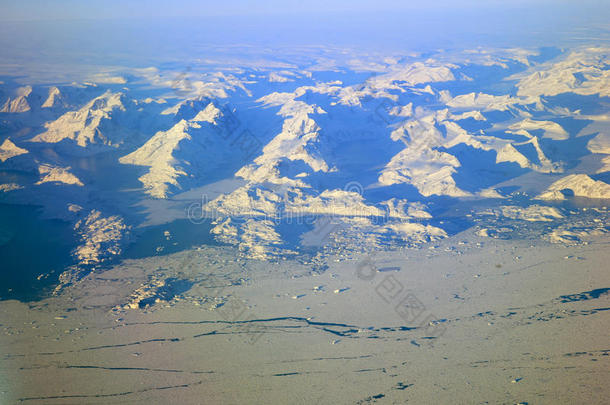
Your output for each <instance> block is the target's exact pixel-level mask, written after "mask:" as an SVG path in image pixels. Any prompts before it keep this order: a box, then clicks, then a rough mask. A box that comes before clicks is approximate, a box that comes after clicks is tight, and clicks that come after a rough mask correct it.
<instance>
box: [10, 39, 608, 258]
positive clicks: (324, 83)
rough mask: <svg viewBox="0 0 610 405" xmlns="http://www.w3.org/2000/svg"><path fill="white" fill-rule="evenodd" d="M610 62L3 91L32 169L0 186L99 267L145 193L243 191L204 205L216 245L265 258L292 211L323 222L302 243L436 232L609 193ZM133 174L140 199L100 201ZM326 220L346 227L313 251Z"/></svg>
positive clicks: (567, 59) (576, 55)
mask: <svg viewBox="0 0 610 405" xmlns="http://www.w3.org/2000/svg"><path fill="white" fill-rule="evenodd" d="M524 55H525V56H524ZM609 58H610V49H607V48H584V49H577V50H574V51H571V52H568V51H565V52H563V53H560V54H559V56H554V57H553V58H548V59H546V60H545V58H541V57H539V56H538V55H537V54H536V53H535V52H532V53H527V52H523V51H520V50H513V51H512V53H511V51H503V52H499V53H498V54H494V52H493V51H490V52H483V51H480V52H471V53H465V54H464V55H462V57H459V58H456V60H445V59H446V58H444V57H442V55H439V56H438V57H425V58H424V57H421V58H419V59H418V58H413V57H411V58H405V59H401V60H398V59H384V60H383V61H379V63H378V64H377V65H376V66H372V67H366V68H365V67H363V68H362V69H361V70H360V71H357V70H353V69H348V68H335V69H332V70H329V71H323V70H321V71H305V70H303V69H300V68H294V69H289V68H285V67H283V68H282V69H277V70H273V69H271V70H270V71H268V72H267V73H265V74H260V72H257V71H252V70H248V69H242V70H241V71H240V73H232V74H231V75H229V74H224V73H219V74H218V75H217V76H215V79H214V80H213V81H210V82H206V81H205V80H194V79H193V80H192V81H191V82H189V83H188V86H186V88H183V87H184V86H183V83H182V84H181V85H180V86H181V87H175V88H173V89H172V88H165V91H164V92H163V93H162V92H159V90H158V89H156V88H155V91H152V90H147V87H146V86H145V85H144V84H142V82H138V81H136V82H133V83H131V82H129V81H126V82H123V81H122V82H120V83H119V82H117V83H111V84H104V85H99V86H98V85H92V84H78V85H77V84H71V85H50V86H18V85H15V84H11V83H4V84H3V85H2V93H1V97H2V98H1V99H0V120H1V121H0V129H1V134H2V136H1V138H0V171H1V172H4V173H9V172H19V173H28V175H27V176H25V177H23V179H24V180H23V181H21V182H20V181H11V182H8V181H7V182H4V183H2V184H0V191H1V193H0V194H2V196H1V199H2V201H7V202H19V203H27V202H30V203H33V202H35V201H34V200H36V201H37V202H40V198H41V196H43V195H45V196H48V197H46V198H45V199H44V201H43V202H42V204H44V205H46V206H48V207H47V208H48V212H50V213H52V214H51V215H54V216H58V217H62V218H68V219H70V220H72V221H74V223H75V232H77V233H79V234H81V235H85V236H83V238H85V239H84V242H83V243H84V245H82V246H80V247H78V248H76V250H75V252H77V253H76V254H77V256H78V257H80V258H83V257H85V258H86V260H85V262H87V263H91V262H96V261H101V260H104V258H105V257H111V256H112V255H116V254H118V252H120V246H121V243H122V242H121V241H123V239H125V238H124V234H125V232H126V231H127V230H128V229H129V227H130V226H136V225H139V223H138V221H137V220H133V221H131V222H130V219H124V218H123V217H122V216H121V215H123V214H124V213H125V212H127V211H128V210H129V208H128V207H130V206H133V204H134V203H137V201H144V200H147V199H164V200H167V199H169V200H173V199H177V200H180V199H181V198H184V197H183V196H184V195H186V194H188V192H189V191H193V190H197V189H199V188H201V187H205V186H206V185H209V184H211V183H213V182H216V181H219V180H223V179H238V180H240V181H241V182H240V183H239V185H238V186H235V187H234V188H233V189H230V190H226V192H223V193H222V194H221V195H219V196H217V197H215V198H210V199H209V200H207V201H205V204H203V206H202V207H201V209H202V210H203V212H204V213H205V215H207V216H208V217H209V218H210V219H211V220H213V221H214V227H213V229H212V233H213V234H214V235H215V236H216V238H217V239H218V240H220V241H223V242H226V243H231V244H235V245H237V246H239V247H240V249H241V250H242V251H244V252H245V253H246V254H248V255H250V256H252V257H257V258H263V259H266V258H270V257H273V256H275V255H278V254H292V253H294V252H295V246H294V243H288V241H287V238H289V236H287V235H288V234H287V233H286V231H285V230H284V229H285V228H284V225H283V222H285V220H286V219H287V218H294V217H308V218H313V220H312V221H310V222H309V223H308V224H307V226H305V228H303V229H299V230H293V231H290V232H296V233H297V234H298V235H297V236H298V239H299V240H300V241H301V242H302V243H303V244H304V245H307V244H308V243H310V244H313V245H318V246H325V245H329V244H334V245H337V244H343V245H350V246H351V245H358V244H365V245H368V246H371V247H379V248H384V247H391V246H401V245H409V244H413V243H421V242H425V241H429V240H434V239H436V238H441V237H444V236H446V234H447V232H448V231H449V230H448V229H444V228H443V224H441V223H439V222H438V221H435V217H434V214H433V213H432V211H434V209H432V208H434V207H438V206H439V204H440V202H442V201H451V200H460V199H461V200H463V199H472V200H485V199H494V200H497V201H499V203H498V204H502V203H501V201H503V200H507V199H511V198H512V197H513V196H514V195H515V193H521V194H523V193H525V195H527V196H528V198H529V199H530V200H531V201H532V204H534V201H535V200H538V201H537V202H535V204H544V201H547V202H548V201H551V200H565V199H570V198H572V197H582V198H595V199H610V185H609V184H608V183H607V182H608V181H609V179H610V125H609V124H608V122H609V119H610V118H609V116H610V112H609V106H610V103H609V101H610V99H609V97H610V59H609ZM148 89H150V88H148ZM147 91H148V92H149V93H150V94H148V93H147ZM106 156H107V158H106ZM126 170H129V174H127V175H125V176H127V177H129V176H132V177H129V178H131V180H133V182H135V181H136V180H137V181H139V183H140V185H141V187H140V188H139V189H138V188H137V187H136V188H131V189H129V190H130V191H126V190H125V189H124V188H123V189H120V190H119V189H118V188H117V189H116V190H112V187H110V188H108V187H106V188H104V189H103V190H104V191H103V192H102V191H101V190H102V188H100V184H101V183H104V181H103V178H106V179H107V178H112V177H113V176H118V177H122V176H124V174H123V173H126ZM8 177H9V176H4V177H3V178H8ZM118 177H117V184H118V183H121V182H120V181H118V180H121V179H119V178H118ZM123 180H125V179H123ZM117 187H118V186H117ZM58 190H64V191H63V192H60V191H58ZM73 190H80V191H73ZM109 190H110V191H111V192H110V191H109ZM113 193H119V194H120V195H121V196H123V197H124V196H125V195H127V194H129V193H131V194H129V197H128V198H127V197H125V198H123V197H121V198H119V197H117V196H118V195H119V194H113ZM75 204H76V206H78V207H79V209H78V210H75V209H70V207H74V206H75ZM431 207H432V208H431ZM511 209H512V208H511ZM509 211H510V210H509ZM81 212H82V214H81ZM499 212H500V211H499ZM502 212H503V211H502ZM507 212H508V211H507ZM510 212H512V211H510ZM511 215H512V214H511ZM104 216H106V217H107V218H110V219H111V220H110V222H108V224H110V225H108V224H105V225H104V226H99V227H97V228H100V229H103V231H100V232H101V233H97V234H96V232H95V230H96V229H97V228H96V226H95V225H93V224H99V221H101V220H102V219H103V217H104ZM123 216H124V215H123ZM522 216H523V215H521V216H520V215H517V214H515V215H513V217H514V218H521V217H522ZM322 217H332V224H333V227H332V229H331V230H330V231H328V232H324V238H320V240H318V241H315V240H314V241H313V242H312V240H313V239H316V238H315V235H316V233H315V232H316V229H319V228H320V227H321V226H322V223H321V222H320V218H322ZM83 221H85V222H86V223H87V224H90V225H87V227H88V228H87V231H86V232H83V231H82V229H83V225H82V224H83V223H85V222H83ZM126 223H127V225H126ZM112 224H117V226H118V228H117V229H116V232H113V231H110V230H109V228H108V226H111V225H112ZM100 235H102V238H106V239H104V242H103V243H93V242H92V240H95V238H96V237H97V238H98V239H99V237H100ZM312 238H313V239H312ZM125 240H127V239H125ZM104 246H111V248H108V249H106V250H107V251H106V252H105V254H104V252H98V251H95V252H93V251H91V250H92V249H93V250H96V249H103V247H104Z"/></svg>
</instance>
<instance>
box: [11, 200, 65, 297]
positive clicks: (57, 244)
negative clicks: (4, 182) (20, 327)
mask: <svg viewBox="0 0 610 405" xmlns="http://www.w3.org/2000/svg"><path fill="white" fill-rule="evenodd" d="M76 243H77V240H76V238H75V236H74V234H73V231H72V228H71V226H70V223H68V222H64V221H60V220H49V219H42V218H41V215H40V208H39V207H36V206H28V205H11V204H0V300H6V299H17V300H20V301H32V300H35V299H39V298H41V297H42V296H44V295H47V294H48V293H49V292H50V291H51V290H52V288H53V287H54V286H55V285H56V284H57V281H58V277H59V275H60V274H61V273H62V271H63V270H64V269H65V268H66V267H67V266H69V265H71V264H73V263H74V261H73V258H72V256H71V249H73V248H74V246H76Z"/></svg>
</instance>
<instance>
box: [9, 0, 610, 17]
mask: <svg viewBox="0 0 610 405" xmlns="http://www.w3.org/2000/svg"><path fill="white" fill-rule="evenodd" d="M0 4H1V11H2V12H1V13H0V20H4V21H16V20H17V21H22V20H58V19H59V20H64V19H116V18H158V17H213V16H237V15H241V16H243V15H246V16H247V15H249V16H255V15H272V14H275V15H277V14H314V15H315V14H317V15H323V14H328V13H371V12H372V13H384V12H385V13H390V12H392V13H396V12H399V13H408V12H414V11H415V12H417V11H422V10H423V11H429V12H439V13H442V12H447V10H461V11H464V10H489V12H493V11H494V10H506V9H522V10H524V9H525V10H527V9H530V10H538V11H536V12H540V13H547V14H550V15H553V14H554V13H556V12H560V10H561V9H562V8H565V7H569V8H571V9H572V10H573V11H575V12H581V13H584V14H589V15H591V16H595V15H599V13H602V14H604V15H605V16H608V15H609V13H610V11H609V9H610V7H609V6H608V1H607V0H580V1H573V0H527V1H525V0H433V1H430V0H426V1H423V0H409V1H405V0H402V1H400V0H399V1H396V0H376V1H370V0H307V1H302V0H261V1H253V0H227V1H218V0H215V1H210V0H177V1H166V0H103V1H100V0H12V1H7V0H0Z"/></svg>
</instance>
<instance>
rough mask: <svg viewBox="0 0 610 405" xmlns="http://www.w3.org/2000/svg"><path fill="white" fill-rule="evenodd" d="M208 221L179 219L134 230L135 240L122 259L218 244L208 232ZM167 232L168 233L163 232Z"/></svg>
mask: <svg viewBox="0 0 610 405" xmlns="http://www.w3.org/2000/svg"><path fill="white" fill-rule="evenodd" d="M211 228H212V225H211V224H210V221H205V222H202V223H200V224H196V223H193V222H191V221H189V220H187V219H179V220H176V221H173V222H171V223H169V224H163V225H156V226H149V227H146V228H139V229H136V230H135V231H134V233H135V236H136V238H137V239H136V240H135V242H134V243H132V244H131V245H129V246H127V248H126V249H125V251H124V253H123V255H122V258H123V259H141V258H144V257H151V256H164V255H168V254H171V253H176V252H180V251H183V250H187V249H190V248H192V247H194V246H201V245H220V244H219V243H218V242H216V241H215V240H214V238H213V236H212V235H211V234H210V229H211ZM166 231H167V232H169V234H168V235H166V234H165V232H166Z"/></svg>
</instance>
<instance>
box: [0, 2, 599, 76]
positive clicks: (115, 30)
mask: <svg viewBox="0 0 610 405" xmlns="http://www.w3.org/2000/svg"><path fill="white" fill-rule="evenodd" d="M608 2H610V0H578V1H574V0H527V1H525V0H425V1H422V0H401V1H392V0H375V1H372V0H366V1H365V0H307V1H303V0H267V1H251V0H224V1H219V0H215V1H209V0H176V1H171V2H170V1H166V0H163V1H162V0H104V1H100V0H21V1H17V0H15V1H7V0H0V21H1V22H2V23H0V80H2V77H1V76H2V75H3V74H9V73H10V74H18V73H21V72H22V71H24V67H27V68H28V69H27V70H28V74H29V75H31V76H33V75H39V76H40V75H44V74H46V73H47V72H49V71H66V72H68V71H70V72H71V73H75V72H74V71H75V70H77V69H91V67H99V66H110V67H113V66H132V67H146V66H162V65H163V64H166V65H167V64H174V65H180V64H181V65H184V66H186V65H190V64H193V63H194V61H197V60H209V59H219V58H224V59H225V60H232V59H231V58H242V59H243V58H244V57H246V54H245V53H244V52H243V49H247V48H248V47H250V48H249V49H257V50H259V51H260V52H259V53H258V55H255V53H256V52H254V51H252V52H250V54H249V55H250V56H249V57H250V58H256V57H261V58H262V57H264V58H267V59H268V58H270V57H272V58H273V57H275V59H276V60H277V59H278V58H280V56H285V58H284V59H282V60H283V61H288V60H289V61H290V62H291V63H292V62H293V61H295V60H296V59H295V58H297V59H298V57H299V56H301V55H304V54H303V53H302V52H301V50H302V49H303V48H304V47H317V48H319V49H325V50H333V52H335V55H337V54H338V53H341V52H342V50H343V49H349V50H350V51H356V52H363V53H367V52H382V53H385V52H389V53H399V54H403V55H404V54H408V53H410V52H420V53H424V54H425V53H427V52H431V53H433V52H435V51H437V50H460V49H462V50H463V49H472V48H476V47H499V48H511V47H525V48H538V47H545V46H546V47H553V46H554V47H570V46H573V45H579V44H587V46H589V45H603V46H607V45H608V44H609V43H610V24H609V23H608V22H609V21H610V7H609V6H608ZM278 49H279V50H281V52H278V51H277V50H278ZM202 63H203V62H202ZM66 74H67V73H66Z"/></svg>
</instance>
